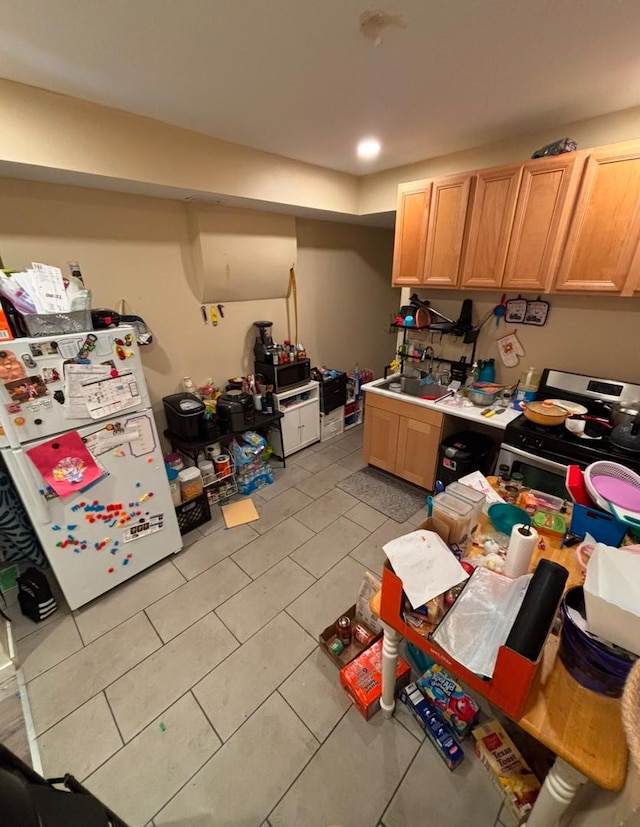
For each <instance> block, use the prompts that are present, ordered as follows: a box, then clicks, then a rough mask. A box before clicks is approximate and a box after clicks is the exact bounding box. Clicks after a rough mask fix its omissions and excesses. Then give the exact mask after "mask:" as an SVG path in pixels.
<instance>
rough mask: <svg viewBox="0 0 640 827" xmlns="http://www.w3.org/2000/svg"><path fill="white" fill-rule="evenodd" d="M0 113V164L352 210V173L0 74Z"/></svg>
mask: <svg viewBox="0 0 640 827" xmlns="http://www.w3.org/2000/svg"><path fill="white" fill-rule="evenodd" d="M0 112H2V129H0V161H4V162H10V163H13V164H24V165H28V166H33V167H43V168H46V169H53V170H61V171H68V172H70V173H83V174H87V175H91V176H100V177H103V178H105V179H108V178H111V179H117V180H123V181H133V182H142V183H147V184H152V185H162V186H165V187H175V188H179V189H184V190H190V191H193V192H203V193H217V194H221V195H230V196H238V197H241V198H250V199H257V200H260V201H267V202H275V203H277V204H281V205H283V206H284V205H295V206H301V207H310V208H318V209H323V210H333V211H337V212H345V213H354V212H355V211H356V209H357V188H358V180H357V178H356V177H355V176H353V175H348V174H346V173H342V172H335V171H334V170H329V169H324V168H323V167H318V166H314V165H313V164H304V163H301V162H300V161H293V160H291V159H289V158H283V157H281V156H279V155H273V154H271V153H268V152H260V151H258V150H255V149H250V148H249V147H244V146H240V145H238V144H233V143H229V142H228V141H222V140H220V139H217V138H210V137H208V136H206V135H201V134H199V133H197V132H191V131H189V130H187V129H181V128H179V127H176V126H170V125H169V124H165V123H161V122H160V121H154V120H151V119H150V118H143V117H141V116H139V115H131V114H129V113H127V112H122V111H121V110H118V109H110V108H109V107H106V106H99V105H97V104H94V103H88V102H87V101H82V100H78V99H77V98H71V97H67V96H66V95H59V94H56V93H55V92H47V91H45V90H44V89H36V88H34V87H33V86H25V85H23V84H20V83H13V82H12V81H8V80H2V79H0ZM87 186H91V184H90V183H89V184H87ZM285 211H286V210H284V209H283V210H281V212H285Z"/></svg>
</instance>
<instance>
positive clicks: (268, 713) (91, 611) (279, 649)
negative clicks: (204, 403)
mask: <svg viewBox="0 0 640 827" xmlns="http://www.w3.org/2000/svg"><path fill="white" fill-rule="evenodd" d="M361 441H362V435H361V433H360V432H359V431H357V430H354V431H351V432H349V433H347V434H345V435H343V436H342V437H339V438H338V439H336V440H334V441H332V442H331V443H330V444H325V445H321V444H317V445H314V446H312V447H311V448H309V449H307V450H305V451H303V452H300V453H299V454H297V455H295V456H293V457H291V460H290V461H289V462H288V464H287V468H286V470H279V471H277V472H276V481H275V483H274V484H273V485H271V486H269V488H267V489H264V490H263V491H262V492H260V495H259V496H256V497H255V498H254V499H255V501H256V504H257V506H258V509H259V511H260V520H259V522H256V523H253V524H251V525H249V526H241V527H238V528H234V529H232V530H227V529H225V528H224V525H223V522H222V518H221V515H220V513H219V509H217V513H216V515H215V516H214V519H213V520H212V521H211V523H209V524H207V525H206V526H204V527H203V528H202V529H201V530H196V531H194V532H192V533H191V534H190V535H188V536H187V537H185V546H187V547H186V548H185V549H184V550H183V551H182V552H180V554H178V555H176V556H175V557H174V558H172V559H168V560H165V561H163V562H161V563H159V564H158V565H156V566H155V567H154V568H153V569H150V570H148V571H147V572H145V573H144V574H141V575H140V576H139V577H137V578H136V579H135V580H133V581H130V582H129V583H127V584H125V585H124V586H122V587H121V588H119V589H117V590H116V591H114V592H112V593H110V594H108V595H106V596H104V597H103V598H100V599H98V600H96V601H95V602H94V603H92V604H90V605H89V606H86V607H84V608H82V609H80V610H79V611H76V612H74V613H70V612H69V611H68V609H67V610H66V611H65V609H64V608H61V611H60V612H58V613H57V614H56V615H54V616H53V617H52V618H51V619H50V620H49V621H48V622H46V624H45V625H43V626H39V627H38V628H37V629H35V630H34V627H33V626H32V625H31V624H30V621H28V620H27V619H25V618H22V617H21V616H17V617H16V622H15V623H14V636H15V638H16V639H17V648H18V654H19V656H20V658H21V659H22V661H23V668H24V675H25V678H26V680H27V681H28V684H27V688H28V694H29V698H30V702H31V708H32V714H33V720H34V726H35V730H36V733H37V736H38V744H39V748H40V752H41V757H42V763H43V766H44V772H45V773H46V774H48V775H58V774H62V773H64V772H71V773H73V774H74V775H76V776H77V777H78V778H79V779H80V780H82V781H83V782H85V783H86V785H87V786H88V787H89V788H90V789H91V790H93V791H94V792H95V793H96V794H97V795H98V796H99V797H100V798H102V799H103V800H104V801H105V802H106V803H108V804H109V806H110V807H111V808H112V809H114V810H115V811H116V812H117V813H118V814H119V815H120V816H121V817H122V818H124V820H125V821H126V822H127V823H128V824H130V825H131V827H145V825H151V824H152V825H154V826H155V827H210V825H211V826H214V825H220V827H251V826H252V825H255V827H302V825H304V827H328V825H333V824H337V825H342V827H378V825H384V827H414V825H415V827H418V825H420V827H421V826H422V825H423V824H424V823H425V822H426V821H431V822H433V823H435V824H440V825H463V824H473V825H474V827H494V825H499V824H501V823H502V822H501V821H500V819H501V818H506V816H505V815H503V816H501V815H500V812H501V804H500V799H499V797H498V795H497V793H496V792H495V790H494V789H493V787H492V786H491V784H490V782H489V780H488V778H487V777H486V776H485V773H484V770H483V769H482V767H481V766H480V765H479V763H478V761H477V760H476V759H475V757H474V756H473V752H472V750H471V748H469V749H467V760H466V761H465V763H464V764H463V765H462V766H461V767H460V768H459V769H458V770H457V771H456V772H455V773H450V772H449V771H448V770H447V769H446V768H445V766H444V764H443V763H442V762H441V761H440V759H439V758H438V756H437V755H436V753H435V752H434V750H433V748H432V747H431V745H430V744H429V743H428V742H425V740H424V737H423V733H422V732H421V731H420V730H419V728H418V727H417V725H416V724H415V722H414V721H413V719H412V718H411V716H410V715H409V714H408V713H407V712H406V710H404V709H403V708H400V707H399V708H398V712H397V714H396V717H395V718H394V719H393V720H391V721H385V720H384V719H383V718H382V716H381V715H377V716H376V717H375V718H374V719H373V720H372V721H370V722H369V723H366V722H365V721H363V719H362V718H361V717H360V715H359V714H358V712H357V711H356V710H355V709H352V708H351V707H350V704H349V702H348V701H347V699H346V696H345V694H344V692H343V691H342V690H341V688H340V686H339V683H338V673H337V670H336V669H335V667H334V666H333V664H332V663H331V662H330V661H329V660H328V659H327V658H326V657H325V656H324V655H323V654H322V653H321V652H319V650H318V647H317V644H316V640H317V635H318V632H319V631H321V630H322V629H324V628H325V626H327V625H328V624H329V623H330V622H331V621H332V620H333V619H334V618H335V617H336V616H337V615H338V614H339V613H340V612H341V611H342V610H343V609H345V608H346V607H347V606H349V605H350V604H351V603H353V601H354V599H355V595H356V592H357V589H358V587H359V584H360V580H361V577H362V574H363V572H364V571H365V567H369V568H371V569H372V570H373V571H376V572H379V570H380V567H381V563H382V559H383V553H382V551H381V546H382V545H383V544H384V543H385V542H386V541H387V540H388V539H390V538H392V537H395V536H399V535H400V534H402V533H404V532H405V531H407V530H410V529H411V528H412V527H413V526H414V525H417V524H418V523H419V522H420V520H421V519H422V513H418V514H416V515H415V516H414V518H413V519H412V520H410V521H408V522H407V523H405V524H399V523H396V522H395V521H394V520H390V519H387V518H386V517H385V516H384V515H383V514H381V513H379V512H378V511H375V510H374V509H372V508H370V507H369V506H367V505H365V504H364V503H362V502H360V501H359V500H357V499H355V498H354V497H352V496H350V495H349V494H347V493H345V492H344V491H341V490H340V489H338V488H336V487H335V486H336V484H337V483H338V482H340V481H341V480H342V479H344V478H345V477H347V476H348V475H349V474H351V473H353V472H354V471H355V470H357V469H359V468H361V467H363V466H364V463H363V462H362V460H361Z"/></svg>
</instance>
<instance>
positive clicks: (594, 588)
mask: <svg viewBox="0 0 640 827" xmlns="http://www.w3.org/2000/svg"><path fill="white" fill-rule="evenodd" d="M584 603H585V609H586V614H587V627H588V629H589V631H590V632H592V633H593V634H595V635H597V636H598V637H600V638H604V640H610V641H611V642H612V643H615V644H616V645H617V646H621V647H622V648H623V649H628V650H629V651H630V652H633V653H634V654H636V655H640V555H639V554H637V553H636V552H633V551H628V550H627V549H625V548H611V547H610V546H605V545H604V543H598V545H597V546H596V548H595V551H594V552H593V554H592V555H591V559H590V560H589V563H588V565H587V576H586V578H585V581H584Z"/></svg>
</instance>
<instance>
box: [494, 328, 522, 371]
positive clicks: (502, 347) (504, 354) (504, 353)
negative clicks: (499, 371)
mask: <svg viewBox="0 0 640 827" xmlns="http://www.w3.org/2000/svg"><path fill="white" fill-rule="evenodd" d="M496 344H497V345H498V353H499V354H500V358H501V359H502V364H503V365H504V366H505V367H506V368H515V367H516V365H517V364H518V362H519V361H520V357H521V356H524V355H525V354H524V348H523V347H522V345H521V344H520V340H519V339H518V334H517V333H509V334H508V335H507V336H502V337H501V338H500V339H496Z"/></svg>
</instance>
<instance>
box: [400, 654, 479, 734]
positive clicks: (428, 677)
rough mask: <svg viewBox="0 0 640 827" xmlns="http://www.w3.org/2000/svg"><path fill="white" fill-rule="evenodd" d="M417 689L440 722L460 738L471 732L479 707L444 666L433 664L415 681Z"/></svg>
mask: <svg viewBox="0 0 640 827" xmlns="http://www.w3.org/2000/svg"><path fill="white" fill-rule="evenodd" d="M416 683H417V684H418V688H419V689H420V691H421V692H422V694H423V695H424V696H425V698H426V699H427V701H428V703H429V705H430V706H431V707H432V708H434V709H435V710H436V711H437V712H438V714H439V715H440V717H441V718H442V720H443V721H444V722H445V723H446V724H448V725H449V726H450V727H451V728H452V729H453V730H454V732H455V733H456V735H458V737H460V738H464V736H465V735H466V734H467V733H468V732H470V731H471V728H472V726H473V724H474V721H475V719H476V718H477V716H478V711H479V709H480V707H479V706H478V704H477V703H476V702H475V701H474V700H473V698H472V697H471V696H470V695H467V693H466V692H465V691H464V689H463V688H462V687H461V686H460V684H459V683H458V682H457V681H456V680H455V679H454V678H453V677H451V675H450V674H449V673H448V672H447V670H446V669H445V668H444V666H440V664H439V663H434V664H433V665H432V666H430V667H429V669H427V671H426V672H425V673H424V675H422V677H421V678H418V680H417V681H416Z"/></svg>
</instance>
